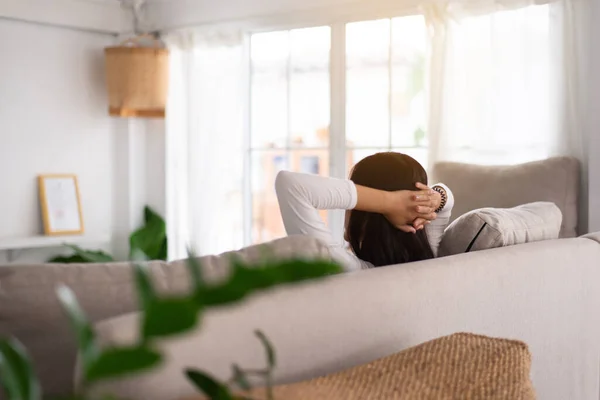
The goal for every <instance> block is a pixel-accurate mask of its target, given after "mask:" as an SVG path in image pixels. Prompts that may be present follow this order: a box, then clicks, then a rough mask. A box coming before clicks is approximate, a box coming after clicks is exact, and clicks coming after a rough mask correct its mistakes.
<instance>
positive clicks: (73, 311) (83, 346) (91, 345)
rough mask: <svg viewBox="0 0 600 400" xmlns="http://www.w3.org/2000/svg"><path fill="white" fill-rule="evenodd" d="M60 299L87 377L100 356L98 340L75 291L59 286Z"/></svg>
mask: <svg viewBox="0 0 600 400" xmlns="http://www.w3.org/2000/svg"><path fill="white" fill-rule="evenodd" d="M57 294H58V299H59V301H60V303H61V304H62V306H63V309H64V310H65V312H66V313H67V316H68V317H69V320H70V321H71V325H72V326H73V329H74V330H75V335H76V337H77V343H78V348H79V351H80V353H81V358H82V362H83V370H84V374H85V376H87V373H88V371H89V369H90V367H91V366H92V365H93V364H94V362H95V361H96V359H97V358H98V355H99V349H98V346H97V344H96V338H95V334H94V331H93V330H92V327H91V325H90V323H89V321H88V319H87V317H86V316H85V313H84V312H83V310H82V309H81V307H80V306H79V302H78V301H77V298H76V297H75V294H74V293H73V291H72V290H71V289H70V288H68V287H67V286H59V288H58V289H57Z"/></svg>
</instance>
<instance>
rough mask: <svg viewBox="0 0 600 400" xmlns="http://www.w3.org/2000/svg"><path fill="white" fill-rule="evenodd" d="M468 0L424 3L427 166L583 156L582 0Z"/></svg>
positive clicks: (515, 161) (506, 162)
mask: <svg viewBox="0 0 600 400" xmlns="http://www.w3.org/2000/svg"><path fill="white" fill-rule="evenodd" d="M533 3H534V2H528V1H519V0H515V1H510V2H507V1H493V0H490V1H472V2H465V1H463V2H455V3H452V2H451V3H446V4H443V5H432V6H428V7H427V8H426V12H425V15H426V19H427V21H428V23H429V26H430V31H431V59H430V62H431V77H430V84H431V87H430V107H429V132H430V143H429V145H430V148H429V150H430V167H431V166H432V165H433V164H434V163H436V162H438V161H444V160H447V161H459V162H468V163H478V164H516V163H521V162H527V161H532V160H538V159H543V158H546V157H549V156H553V155H574V156H579V157H581V155H582V146H581V143H582V141H581V135H582V132H581V128H580V126H579V125H578V121H579V120H580V117H581V116H580V112H581V110H580V108H581V104H580V100H579V97H580V91H581V89H580V88H579V83H578V80H579V76H580V75H581V69H580V68H579V66H578V64H579V62H580V59H579V57H578V54H577V53H576V52H575V50H574V49H576V48H577V46H578V42H577V37H578V32H577V31H578V30H579V29H580V26H579V25H578V24H577V12H578V10H579V11H580V10H581V8H582V7H583V3H584V1H581V0H557V1H551V2H550V3H548V4H533Z"/></svg>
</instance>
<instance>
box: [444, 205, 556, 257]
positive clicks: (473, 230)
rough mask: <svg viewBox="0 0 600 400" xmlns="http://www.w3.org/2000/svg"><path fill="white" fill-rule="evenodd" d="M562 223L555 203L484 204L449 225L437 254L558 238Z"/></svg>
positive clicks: (446, 254)
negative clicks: (498, 206) (512, 205)
mask: <svg viewBox="0 0 600 400" xmlns="http://www.w3.org/2000/svg"><path fill="white" fill-rule="evenodd" d="M561 224H562V213H561V211H560V209H559V208H558V207H557V206H556V205H555V204H554V203H548V202H537V203H530V204H525V205H522V206H518V207H514V208H507V209H504V208H482V209H480V210H475V211H471V212H469V213H467V214H465V215H462V216H461V217H459V218H458V219H457V220H456V221H454V222H453V223H452V224H450V226H448V228H447V229H446V231H445V232H444V236H443V237H442V242H441V243H440V249H439V252H438V256H439V257H444V256H450V255H454V254H461V253H468V252H470V251H477V250H486V249H492V248H495V247H504V246H512V245H516V244H522V243H529V242H537V241H541V240H550V239H558V237H559V234H560V227H561Z"/></svg>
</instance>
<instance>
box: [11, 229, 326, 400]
mask: <svg viewBox="0 0 600 400" xmlns="http://www.w3.org/2000/svg"><path fill="white" fill-rule="evenodd" d="M232 253H235V254H236V255H237V256H238V257H239V258H241V259H243V260H245V261H248V262H256V261H258V260H260V259H261V257H263V256H265V254H268V255H269V256H271V257H274V258H289V257H307V258H321V259H323V258H328V257H329V253H328V250H327V248H326V247H325V246H324V245H322V244H321V243H320V242H318V241H317V240H315V239H312V238H309V237H296V238H294V237H291V238H284V239H280V240H277V241H274V242H272V243H270V244H267V245H261V246H252V247H248V248H245V249H242V250H240V251H237V252H230V253H226V254H223V255H221V256H209V257H201V258H200V263H201V265H202V267H203V268H204V270H205V275H206V276H207V277H208V279H212V280H218V279H220V278H221V277H223V276H225V275H226V274H227V271H228V267H229V261H228V255H229V254H232ZM148 267H149V269H150V271H151V273H152V275H153V278H154V282H155V285H156V288H157V290H159V291H160V292H163V293H181V292H182V291H184V290H186V289H187V288H188V287H189V279H188V275H187V270H186V267H185V263H184V262H183V261H175V262H172V263H165V262H151V263H149V264H148ZM133 282H134V281H133V274H132V265H131V264H129V263H110V264H64V265H62V264H39V265H14V264H10V265H6V266H0V337H10V336H14V337H16V338H17V339H19V340H20V341H21V342H22V343H23V344H24V345H25V347H26V348H27V349H28V351H29V353H30V354H31V356H32V358H33V360H34V364H35V368H36V370H37V372H38V375H39V376H40V378H41V381H42V386H43V387H44V390H45V394H46V395H53V396H57V395H65V394H70V392H71V391H72V388H73V374H74V368H75V360H76V345H75V337H74V335H73V331H72V330H71V327H70V325H69V322H68V320H67V318H66V316H65V315H64V313H63V310H62V308H61V306H60V304H59V302H58V300H57V298H56V292H55V291H56V288H57V287H58V286H59V285H67V286H69V287H70V288H71V289H72V290H73V291H74V292H75V294H76V296H77V299H78V300H79V302H80V304H81V306H82V307H83V309H84V310H85V312H86V314H87V316H88V317H89V319H90V320H91V321H92V322H98V321H101V320H105V319H108V318H111V317H115V316H118V315H123V314H126V313H130V312H133V311H136V310H138V309H139V307H138V304H137V299H136V291H135V288H134V283H133ZM1 397H2V394H1V391H0V398H1Z"/></svg>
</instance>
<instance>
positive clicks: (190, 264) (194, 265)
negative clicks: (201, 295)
mask: <svg viewBox="0 0 600 400" xmlns="http://www.w3.org/2000/svg"><path fill="white" fill-rule="evenodd" d="M185 265H186V266H187V269H188V271H189V274H190V278H191V279H192V282H193V284H194V288H196V289H199V288H201V287H204V286H205V285H206V282H205V280H204V274H203V273H202V272H203V271H202V265H200V261H199V260H198V257H197V256H196V254H195V253H194V252H193V251H192V250H188V259H187V260H186V262H185Z"/></svg>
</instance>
